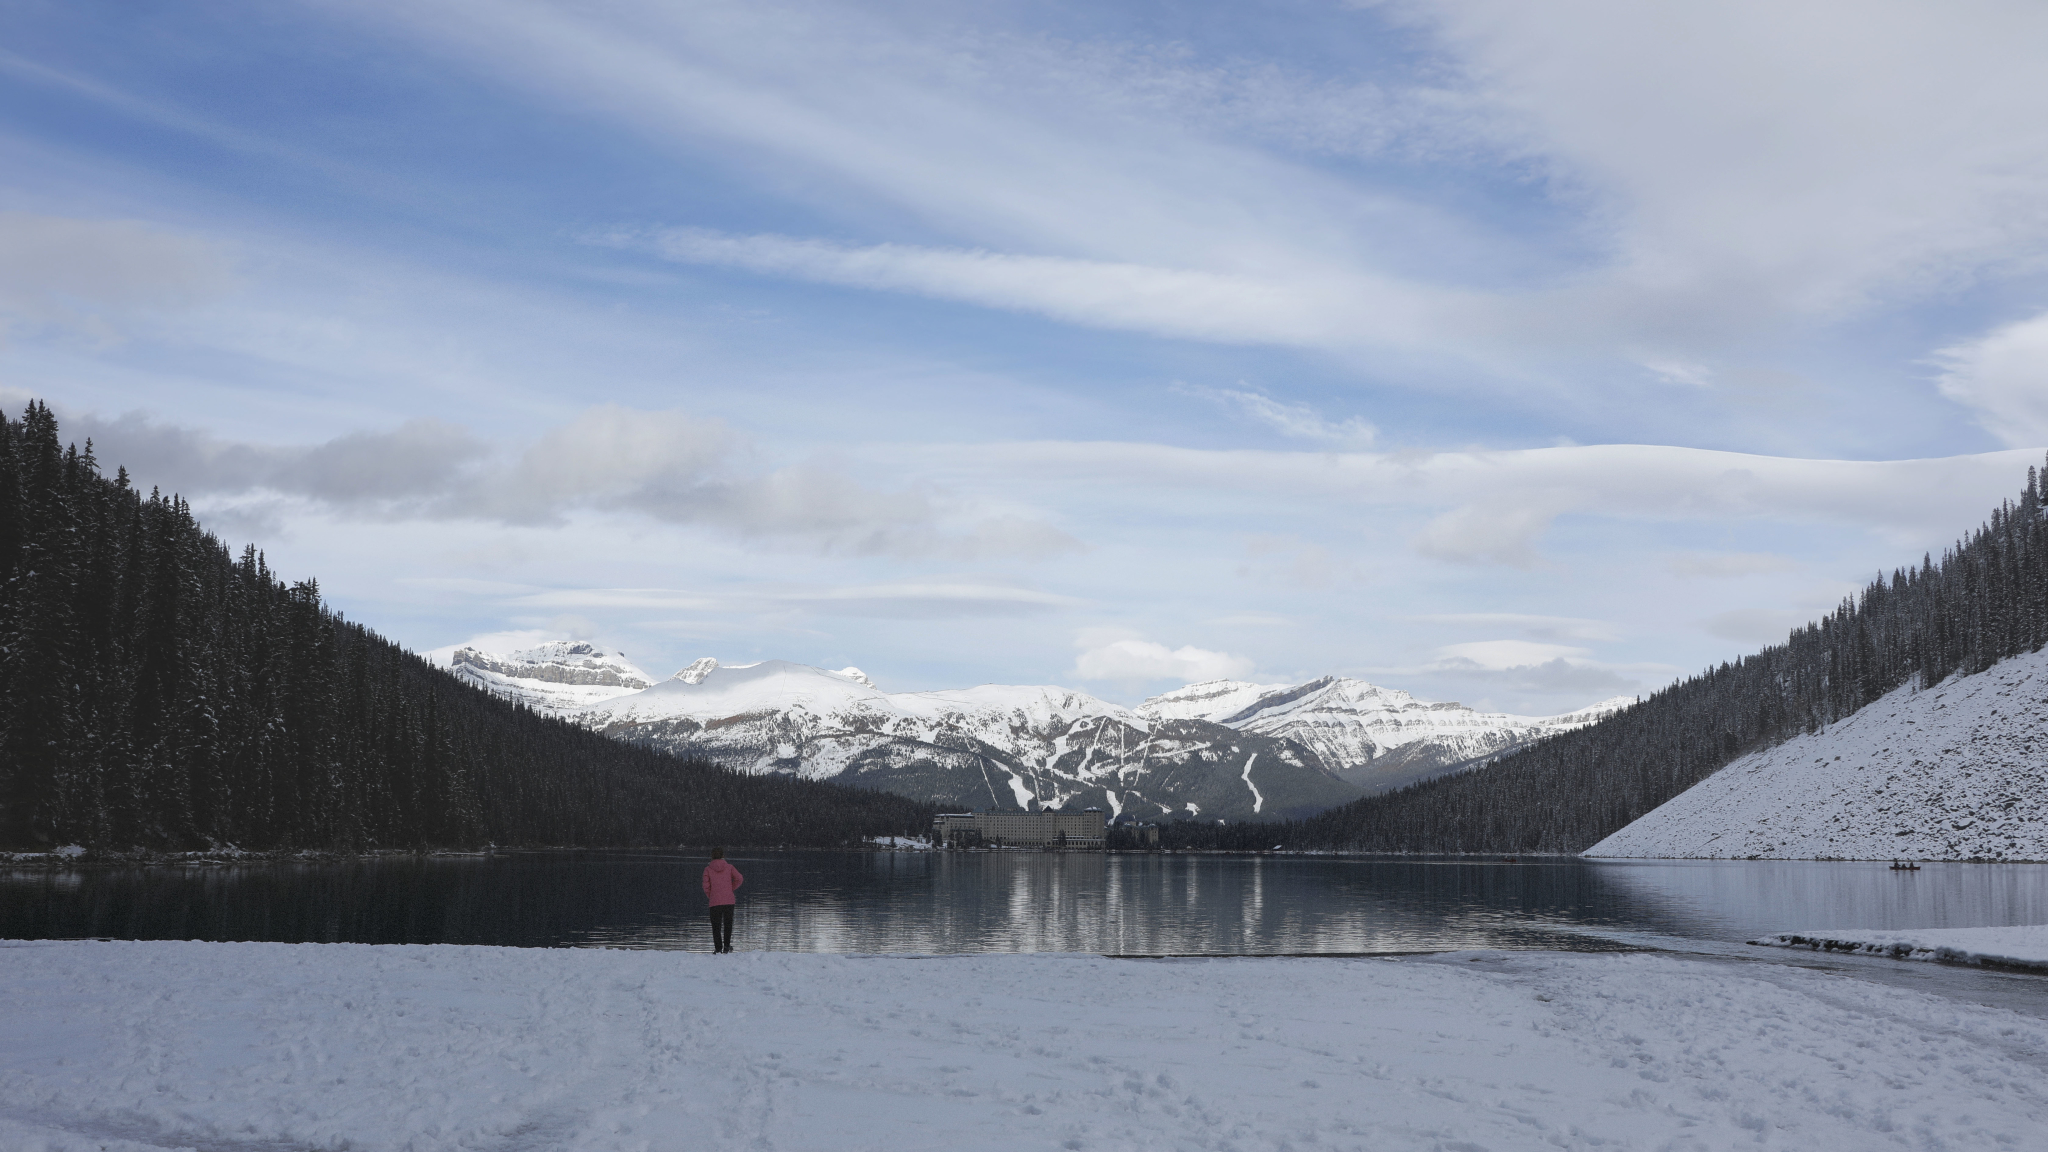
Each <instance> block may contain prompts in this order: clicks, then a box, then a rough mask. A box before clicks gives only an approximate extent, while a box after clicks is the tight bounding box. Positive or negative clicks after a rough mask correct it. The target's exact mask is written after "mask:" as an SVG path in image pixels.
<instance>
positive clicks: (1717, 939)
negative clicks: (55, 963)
mask: <svg viewBox="0 0 2048 1152" xmlns="http://www.w3.org/2000/svg"><path fill="white" fill-rule="evenodd" d="M705 859H706V858H705V857H704V856H702V855H692V854H686V853H661V852H590V853H499V854H496V855H492V856H474V857H402V858H390V859H379V860H365V861H321V862H305V863H298V862H292V863H262V864H254V865H232V864H228V865H223V864H193V865H168V866H151V867H138V868H103V867H94V868H79V869H71V870H59V871H46V870H40V869H34V870H31V869H15V870H0V938H9V939H53V938H96V937H108V938H118V939H194V940H274V941H289V942H300V941H323V942H324V941H354V942H361V943H376V944H502V945H516V946H528V947H613V948H672V949H687V950H697V951H704V950H708V949H709V946H710V938H709V932H708V930H707V929H706V927H705V924H704V916H703V900H702V896H701V893H700V892H699V889H698V874H699V873H700V872H701V870H702V868H703V865H704V863H705ZM733 862H734V863H735V864H736V865H737V866H738V867H739V868H740V870H741V871H742V872H744V873H745V874H746V877H747V883H746V885H745V887H744V888H743V889H742V890H741V893H740V896H741V899H740V907H739V910H738V925H737V932H736V944H737V946H738V947H739V948H740V949H742V950H751V949H776V950H785V951H800V952H863V953H876V952H920V953H963V952H1102V953H1112V954H1118V955H1273V954H1302V953H1314V954H1357V953H1398V952H1424V951H1442V950H1448V949H1469V948H1504V949H1529V948H1561V949H1572V950H1588V949H1612V948H1622V947H1644V946H1648V947H1673V946H1677V947H1682V948H1683V949H1684V950H1687V951H1701V950H1704V951H1709V952H1712V951H1715V950H1716V949H1717V946H1721V945H1738V946H1739V944H1740V942H1741V941H1743V940H1747V939H1750V938H1753V937H1756V936H1759V935H1762V934H1764V933H1767V932H1778V931H1786V930H1793V929H1809V928H1849V927H1860V928H1930V927H1944V928H1950V927H1953V928H1960V927H1975V926H1984V925H1999V924H2039V923H2048V865H2032V864H1928V865H1926V866H1925V867H1924V868H1923V869H1922V870H1921V871H1919V872H1917V873H1897V872H1892V871H1890V870H1889V869H1888V868H1886V866H1885V865H1883V864H1866V863H1812V862H1771V861H1673V862H1633V863H1621V862H1611V861H1585V860H1576V859H1568V858H1567V859H1552V858H1537V859H1525V860H1523V861H1521V862H1518V863H1509V862H1505V861H1501V860H1497V859H1492V860H1485V859H1470V858H1451V859H1430V858H1416V857H1366V858H1337V857H1291V856H1196V855H1147V854H1103V853H1040V852H940V853H931V852H859V853H855V852H848V853H832V852H780V853H774V852H771V853H742V854H738V855H736V856H735V857H734V858H733Z"/></svg>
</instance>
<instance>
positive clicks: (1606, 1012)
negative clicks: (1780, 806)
mask: <svg viewBox="0 0 2048 1152" xmlns="http://www.w3.org/2000/svg"><path fill="white" fill-rule="evenodd" d="M0 1019H5V1020H6V1021H8V1026H7V1027H6V1028H5V1029H4V1030H0V1147H6V1148H9V1149H23V1150H29V1149H34V1150H39V1152H41V1150H49V1152H58V1150H64V1152H69V1150H73V1149H80V1150H82V1149H95V1150H109V1152H135V1150H139V1149H165V1148H207V1149H222V1150H239V1149H250V1150H253V1149H259V1148H260V1149H266V1150H279V1149H283V1150H299V1149H338V1148H348V1149H351V1150H354V1152H369V1150H379V1149H408V1150H413V1152H428V1150H433V1149H458V1148H464V1149H466V1148H480V1147H488V1148H500V1149H527V1148H532V1149H540V1148H549V1149H556V1148H560V1149H607V1150H610V1149H619V1150H661V1149H685V1148H690V1149H721V1148H735V1149H736V1148H749V1149H776V1148H785V1149H878V1150H884V1149H885V1150H888V1152H912V1150H918V1149H946V1150H948V1152H961V1150H968V1152H972V1150H976V1149H1032V1148H1044V1149H1074V1150H1082V1149H1204V1148H1213V1149H1225V1148H1228V1149H1241V1150H1254V1149H1281V1148H1326V1149H1351V1148H1371V1149H1416V1150H1423V1149H1464V1150H1470V1149H1479V1148H1485V1149H1493V1150H1496V1152H1504V1150H1507V1149H1520V1148H1594V1147H1603V1148H1614V1147H1625V1148H1642V1149H1680V1150H1683V1149H1732V1148H1765V1147H1808V1148H1849V1147H1856V1148H1887V1147H1913V1148H1926V1149H1938V1148H1996V1147H2020V1146H2025V1144H2026V1143H2027V1142H2028V1141H2030V1140H2034V1139H2037V1138H2038V1135H2039V1133H2040V1132H2041V1131H2043V1130H2048V1077H2043V1076H2042V1075H2041V1071H2042V1068H2043V1066H2044V1064H2048V1024H2044V1023H2043V1022H2042V1021H2041V1020H2039V1019H2037V1018H2033V1017H2028V1016H2022V1015H2018V1014H2015V1013H2012V1012H2008V1011H2004V1010H1999V1009H1992V1008H1980V1007H1975V1006H1970V1005H1963V1004H1958V1003H1955V1002H1952V1001H1948V1000H1944V999H1940V998H1937V997H1933V996H1928V995H1925V994H1921V993H1917V992H1910V991H1904V990H1900V989H1894V988H1889V987H1885V986H1882V985H1877V984H1871V983H1866V982H1863V981H1859V980H1854V979H1849V978H1845V977H1842V976H1837V975H1830V974H1826V973H1820V972H1811V971H1805V970H1801V969H1795V968H1789V967H1787V968H1779V967H1777V966H1768V965H1759V966H1747V965H1744V966H1736V965H1725V964H1713V963H1708V962H1702V961H1695V960H1685V959H1679V958H1676V957H1671V956H1665V955H1653V954H1620V955H1617V954H1557V953H1486V954H1474V953H1466V954H1448V955H1443V956H1436V957H1427V958H1423V957H1414V958H1407V959H1402V960H1385V959H1313V960H1312V959H1302V960H1274V959H1263V960H1254V959H1219V960H1180V961H1149V962H1148V961H1124V960H1112V959H1106V958H1103V957H1097V956H1087V955H1005V956H988V955H982V956H952V957H942V958H941V957H929V958H889V957H855V956H828V955H805V954H783V953H777V954H749V953H739V954H736V955H732V956H710V955H703V954H694V953H691V954H684V953H665V952H616V951H598V950H571V949H509V948H481V947H450V946H434V947H393V946H370V945H347V944H328V945H288V944H203V943H184V942H93V941H71V942H38V943H10V944H0ZM2029 1132H2033V1133H2035V1136H2031V1137H2030V1136H2027V1135H2026V1134H2027V1133H2029Z"/></svg>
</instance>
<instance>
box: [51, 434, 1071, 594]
mask: <svg viewBox="0 0 2048 1152" xmlns="http://www.w3.org/2000/svg"><path fill="white" fill-rule="evenodd" d="M65 424H66V429H67V432H68V433H71V434H74V435H76V436H78V437H79V438H80V439H83V438H85V437H91V438H92V439H93V440H95V441H96V442H97V444H98V445H99V447H100V457H101V459H102V460H104V461H106V462H107V464H108V466H109V467H111V466H113V465H114V464H117V463H118V464H123V465H125V466H127V467H128V468H129V469H130V471H131V472H133V473H134V474H135V475H136V476H137V478H138V480H139V481H140V482H141V483H145V484H161V485H163V486H164V487H166V488H167V489H170V490H176V491H180V492H183V493H184V494H186V495H187V496H194V495H200V494H210V495H217V496H223V497H240V496H246V495H248V494H252V493H254V494H261V493H273V494H280V495H283V496H287V497H297V498H301V499H304V500H306V501H310V502H311V503H313V504H314V505H316V506H325V507H328V508H332V509H335V510H337V511H341V512H344V513H349V514H354V515H363V516H372V517H378V518H383V519H391V520H403V519H424V520H481V521H488V522H495V523H502V524H508V525H524V526H539V527H549V526H559V525H561V524H563V523H565V522H566V518H567V517H569V516H570V515H572V514H575V513H578V512H584V511H598V512H627V513H634V514H638V515H643V516H646V517H649V518H652V519H654V520H657V521H662V522H666V523H671V524H686V525H704V526H708V527H713V528H716V529H719V530H721V531H724V532H727V533H731V534H734V535H737V536H742V537H765V538H785V539H796V540H803V541H807V542H810V543H811V544H813V545H815V546H817V547H821V548H824V549H826V550H828V551H833V552H841V553H845V554H849V555H855V556H874V555H891V556H911V557H925V556H930V557H947V558H956V559H978V558H983V557H992V556H1026V557H1032V556H1047V555H1053V554H1057V553H1060V552H1067V551H1073V550H1076V549H1078V548H1080V547H1081V545H1080V543H1079V542H1078V541H1076V540H1074V539H1073V537H1071V536H1069V535H1068V534H1067V533H1065V532H1063V531H1061V530H1060V529H1059V528H1057V527H1055V526H1053V525H1052V524H1049V523H1047V522H1045V521H1044V520H1043V519H1040V518H1035V517H1031V516H1026V515H1021V514H1019V513H1017V512H1014V511H1008V510H998V511H991V512H989V513H987V514H978V513H977V512H976V510H974V509H972V508H958V507H953V506H950V505H947V504H944V503H942V502H941V501H940V500H939V499H937V498H936V497H935V496H934V495H933V493H932V492H931V491H929V490H928V489H924V488H916V487H913V488H903V489H895V490H891V489H882V488H876V487H873V486H871V485H868V484H865V483H862V482H861V481H859V480H857V479H855V478H853V477H850V476H848V475H845V474H844V473H843V472H842V471H840V470H837V469H833V468H828V467H825V466H823V465H820V464H815V463H806V464H796V465H788V466H784V467H780V468H763V467H760V466H758V465H752V464H751V463H750V461H749V459H748V458H749V457H750V456H751V455H753V446H752V445H751V443H750V442H749V441H747V439H746V438H744V437H742V436H740V435H739V434H738V433H736V432H734V431H733V430H732V429H731V428H729V427H728V426H727V425H725V424H724V423H723V422H721V421H718V420H712V419H705V418H702V417H697V416H692V415H690V414H687V413H682V412H673V411H670V412H647V411H639V410H634V409H629V408H624V407H621V406H618V405H600V406H598V407H595V408H591V409H588V410H586V411H584V412H583V413H581V414H580V415H578V416H577V417H576V418H575V419H573V420H571V421H570V422H568V423H567V424H564V425H561V426H559V427H556V428H553V429H550V430H549V431H547V432H546V433H544V434H543V435H542V436H541V437H540V438H539V439H538V440H537V441H536V442H534V443H533V444H531V445H529V446H527V447H525V448H523V449H518V450H515V451H512V452H510V453H506V452H501V451H499V450H498V449H497V448H496V447H495V446H493V445H492V444H490V443H489V442H487V441H484V440H482V439H480V438H478V437H476V436H474V435H473V434H471V433H470V432H469V431H468V430H467V429H464V428H461V427H459V426H456V425H453V424H449V423H446V422H443V421H438V420H431V419H418V420H412V421H408V422H407V423H405V424H402V425H400V426H399V427H398V428H396V429H393V430H390V431H382V432H368V431H365V432H350V433H345V434H343V435H341V436H338V437H335V438H334V439H332V440H328V441H326V442H325V443H321V444H316V445H313V446H310V447H303V446H277V445H260V444H248V443H238V442H232V441H225V440H221V439H219V438H217V437H213V436H211V435H208V434H206V433H203V432H198V431H194V430H192V429H189V428H184V427H181V426H178V425H172V424H166V423H163V422H161V421H158V420H155V419H153V418H150V417H148V416H144V415H141V414H138V413H129V414H127V415H124V416H122V417H120V418H118V419H114V420H104V419H100V418H98V417H95V416H91V415H86V416H82V417H68V416H67V417H66V419H65Z"/></svg>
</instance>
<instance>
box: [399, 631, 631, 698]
mask: <svg viewBox="0 0 2048 1152" xmlns="http://www.w3.org/2000/svg"><path fill="white" fill-rule="evenodd" d="M426 657H427V660H428V661H429V662H430V663H433V664H436V665H439V666H440V667H443V668H446V669H447V670H448V671H449V672H450V673H452V674H453V675H454V676H455V677H456V678H457V679H458V680H464V681H467V682H468V683H470V684H474V685H476V686H477V687H479V688H482V689H484V690H485V691H487V692H491V693H494V694H496V695H499V696H503V697H504V698H506V699H507V700H517V701H519V702H520V703H522V704H525V705H526V706H527V707H529V708H532V709H533V710H534V711H536V712H546V713H549V714H551V715H562V714H564V713H567V712H571V711H574V710H575V709H578V708H583V707H586V706H588V705H591V704H600V703H603V702H604V701H606V700H611V699H615V698H617V697H620V696H626V695H630V694H632V693H634V692H642V691H645V690H646V689H648V688H651V687H653V685H654V678H653V677H652V676H649V675H648V674H647V673H645V672H642V671H641V670H640V669H639V668H637V667H635V666H634V664H633V662H632V661H631V660H628V659H626V654H625V653H624V652H620V651H618V650H617V649H613V648H601V647H599V646H597V645H595V644H586V643H584V642H583V641H580V640H557V641H553V642H551V643H547V644H541V645H538V646H536V647H533V648H527V649H524V650H522V651H518V652H505V653H495V652H484V651H481V650H479V649H476V648H472V647H469V646H466V645H456V646H453V647H449V648H436V649H435V650H433V651H432V652H429V653H427V654H426Z"/></svg>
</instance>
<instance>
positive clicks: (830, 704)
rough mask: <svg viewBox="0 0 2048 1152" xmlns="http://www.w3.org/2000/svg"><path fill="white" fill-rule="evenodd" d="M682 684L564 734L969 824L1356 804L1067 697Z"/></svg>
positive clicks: (1253, 745) (1202, 725)
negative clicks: (953, 811) (994, 817)
mask: <svg viewBox="0 0 2048 1152" xmlns="http://www.w3.org/2000/svg"><path fill="white" fill-rule="evenodd" d="M685 671H686V673H688V675H679V676H678V677H677V678H675V679H672V680H668V681H665V682H663V683H661V684H657V685H655V686H653V687H651V688H649V689H647V690H646V691H644V692H638V693H635V694H633V695H630V696H622V697H619V698H617V699H613V700H609V701H605V702H602V703H598V704H595V705H593V706H591V707H588V708H585V709H582V710H580V711H578V712H576V713H573V714H572V715H571V716H570V718H571V719H574V720H576V721H577V722H579V723H583V724H586V725H589V726H590V727H592V728H595V729H597V730H599V731H601V732H604V733H605V734H607V735H610V736H613V737H616V738H619V739H623V740H632V741H635V742H639V743H646V744H650V745H653V746H655V747H659V748H662V749H665V750H667V751H671V752H675V753H678V754H682V755H700V756H704V757H707V758H710V759H714V760H718V761H720V762H721V763H725V764H729V765H731V766H733V767H736V768H739V769H741V770H743V771H748V772H754V773H767V772H782V773H789V774H792V775H798V776H802V777H804V778H806V779H841V780H844V781H846V782H848V783H855V784H860V785H862V786H865V787H873V788H880V789H883V790H886V791H890V792H896V793H900V794H903V795H908V796H915V797H918V798H921V799H930V800H933V801H935V802H938V803H941V804H946V805H949V806H957V807H962V808H976V809H980V808H987V807H991V806H994V807H999V808H1003V809H1008V810H1016V809H1020V808H1034V807H1054V808H1058V807H1089V806H1095V807H1101V808H1103V809H1105V810H1106V811H1108V812H1110V813H1111V814H1112V816H1117V815H1129V816H1132V817H1135V818H1139V819H1159V818H1166V817H1171V816H1176V815H1177V816H1195V817H1200V818H1204V819H1207V818H1212V817H1213V818H1219V819H1249V818H1252V817H1254V816H1261V817H1274V816H1282V815H1289V814H1295V813H1302V812H1308V811H1315V810H1320V809H1322V808H1326V807H1329V806H1331V805H1334V804H1341V803H1343V802H1345V801H1347V800H1350V799H1353V798H1355V797H1356V796H1357V795H1358V794H1359V793H1358V789H1356V788H1355V787H1352V786H1349V785H1347V784H1345V783H1344V782H1343V781H1342V780H1339V779H1338V778H1337V777H1336V776H1335V775H1334V774H1332V773H1331V772H1329V771H1328V770H1327V769H1326V768H1325V767H1324V766H1323V765H1322V763H1321V762H1320V761H1318V760H1317V759H1316V757H1315V756H1314V754H1313V753H1310V752H1307V751H1306V750H1304V749H1303V748H1301V747H1300V746H1299V745H1296V744H1294V743H1292V742H1290V741H1286V740H1276V739H1273V738H1270V737H1265V736H1261V735H1258V734H1256V733H1241V732H1236V731H1233V730H1231V729H1229V728H1225V727H1222V726H1220V725H1216V724H1212V723H1208V722H1206V721H1202V720H1179V719H1171V720H1153V719H1149V718H1147V717H1144V716H1140V715H1138V714H1137V713H1135V712H1132V711H1131V710H1130V709H1127V708H1122V707H1119V706H1117V705H1114V704H1109V703H1106V702H1104V701H1101V700H1098V699H1096V698H1094V697H1093V696H1089V695H1087V694H1086V693H1082V692H1075V691H1072V690H1069V689H1064V688H1056V687H1047V686H1033V687H1020V686H1012V685H998V684H987V685H982V686H980V687H977V688H966V689H958V690H950V691H941V692H897V693H887V692H883V691H881V690H880V689H878V688H876V687H875V686H874V684H873V683H872V682H871V681H869V680H868V679H867V677H865V676H863V675H861V674H860V672H859V670H858V669H846V670H844V671H840V672H832V671H828V670H826V669H822V668H812V667H808V666H806V665H802V664H793V663H789V662H787V661H780V660H769V661H764V662H762V663H759V664H751V665H742V666H721V665H719V664H718V663H717V662H716V661H714V660H710V659H705V660H700V661H697V662H696V663H695V664H693V665H691V667H690V668H689V669H686V670H685Z"/></svg>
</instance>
